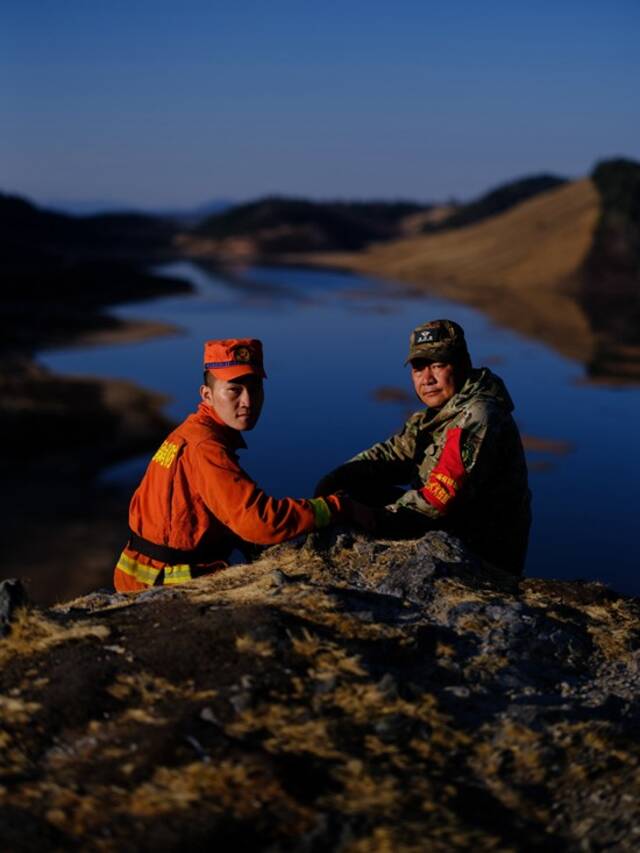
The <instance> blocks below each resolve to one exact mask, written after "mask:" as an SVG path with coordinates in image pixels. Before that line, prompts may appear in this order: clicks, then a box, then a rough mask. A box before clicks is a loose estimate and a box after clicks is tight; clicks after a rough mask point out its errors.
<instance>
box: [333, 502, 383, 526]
mask: <svg viewBox="0 0 640 853" xmlns="http://www.w3.org/2000/svg"><path fill="white" fill-rule="evenodd" d="M340 499H341V500H340V503H341V507H342V512H343V516H344V520H345V521H346V522H347V523H348V524H353V525H355V526H356V527H361V528H362V529H363V530H364V531H365V532H366V533H375V532H376V526H377V523H376V522H377V513H376V510H375V509H373V508H372V507H370V506H365V505H364V504H361V503H359V502H358V501H354V500H353V499H352V498H349V497H347V496H346V495H341V496H340Z"/></svg>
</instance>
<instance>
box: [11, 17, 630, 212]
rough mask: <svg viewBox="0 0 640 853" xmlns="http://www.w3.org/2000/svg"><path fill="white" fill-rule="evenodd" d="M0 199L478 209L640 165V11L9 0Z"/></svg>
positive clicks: (148, 204)
mask: <svg viewBox="0 0 640 853" xmlns="http://www.w3.org/2000/svg"><path fill="white" fill-rule="evenodd" d="M2 9H3V16H2V17H3V23H2V28H1V31H0V80H1V83H0V110H1V111H2V116H3V119H4V121H3V131H2V134H0V190H1V191H5V192H16V193H19V194H22V195H25V196H28V197H30V198H32V199H34V200H36V201H39V202H47V201H50V200H54V199H55V200H58V199H73V200H95V199H100V200H106V201H110V200H112V201H115V202H123V203H127V204H131V205H136V206H140V207H150V208H154V207H155V208H158V207H173V206H178V207H188V206H191V205H195V204H198V203H201V202H204V201H208V200H210V199H212V198H230V199H235V200H244V199H248V198H252V197H255V196H259V195H263V194H265V193H270V192H278V193H283V194H293V195H299V196H311V197H315V198H398V197H404V198H416V199H421V200H437V199H446V198H450V197H452V196H455V197H457V198H462V199H464V198H469V197H471V196H473V195H476V194H478V193H480V192H483V191H484V190H486V189H488V188H490V187H491V186H493V185H495V184H496V183H499V182H501V181H504V180H508V179H511V178H514V177H518V176H521V175H525V174H531V173H534V172H540V171H552V172H555V173H560V174H566V175H570V176H573V175H576V176H577V175H583V174H586V173H588V172H589V170H590V169H591V167H592V166H593V164H594V162H595V161H596V160H598V159H599V158H602V157H608V156H614V155H625V156H628V157H633V158H639V159H640V109H639V108H638V101H639V97H638V89H639V86H638V84H639V82H640V73H639V72H640V51H639V50H638V47H637V45H638V43H639V42H640V38H639V37H640V3H639V2H637V0H619V1H618V2H616V0H610V2H608V3H604V0H602V2H591V0H582V2H575V0H567V2H555V3H550V2H537V3H535V4H533V3H522V2H517V0H511V2H491V0H485V2H484V3H478V2H456V0H450V2H448V3H446V4H444V3H433V2H430V0H422V2H402V0H397V2H396V3H394V4H392V3H391V2H377V0H366V2H365V0H353V2H349V0H342V2H335V0H325V2H324V3H322V4H318V3H311V2H306V0H298V2H289V0H282V2H281V0H271V2H266V0H264V2H258V0H236V2H235V3H229V2H228V0H225V2H217V0H208V2H200V0H191V2H190V0H184V2H182V3H177V2H175V0H172V2H165V0H127V2H123V0H109V2H106V0H105V2H102V0H64V2H60V0H4V2H3V4H2Z"/></svg>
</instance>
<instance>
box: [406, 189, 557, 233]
mask: <svg viewBox="0 0 640 853" xmlns="http://www.w3.org/2000/svg"><path fill="white" fill-rule="evenodd" d="M566 182H567V180H566V178H560V177H558V176H556V175H532V176H530V177H527V178H520V179H519V180H516V181H509V182H508V183H506V184H501V185H500V186H499V187H496V188H495V189H493V190H490V191H489V192H488V193H485V194H484V195H482V196H480V197H479V198H477V199H475V200H474V201H471V202H469V203H468V204H463V205H460V206H458V207H457V208H455V209H454V210H453V211H452V212H451V214H450V215H449V216H445V217H440V219H439V220H438V221H433V220H432V221H427V222H425V224H424V226H423V229H422V230H423V231H424V232H425V233H432V232H435V231H446V230H448V229H450V228H464V227H465V226H467V225H472V224H473V223H475V222H481V221H482V220H483V219H488V218H489V217H491V216H496V215H497V214H498V213H504V212H505V211H506V210H509V209H510V208H512V207H515V206H516V205H517V204H520V203H521V202H523V201H526V200H527V199H529V198H533V197H534V196H536V195H539V194H540V193H543V192H547V191H548V190H552V189H556V188H557V187H560V186H562V185H563V184H565V183H566Z"/></svg>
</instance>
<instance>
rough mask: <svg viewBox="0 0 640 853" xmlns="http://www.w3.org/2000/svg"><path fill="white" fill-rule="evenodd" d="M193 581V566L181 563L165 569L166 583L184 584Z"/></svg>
mask: <svg viewBox="0 0 640 853" xmlns="http://www.w3.org/2000/svg"><path fill="white" fill-rule="evenodd" d="M190 580H191V566H189V565H188V564H187V563H181V564H179V565H177V566H165V567H164V583H165V584H167V583H184V582H185V581H190Z"/></svg>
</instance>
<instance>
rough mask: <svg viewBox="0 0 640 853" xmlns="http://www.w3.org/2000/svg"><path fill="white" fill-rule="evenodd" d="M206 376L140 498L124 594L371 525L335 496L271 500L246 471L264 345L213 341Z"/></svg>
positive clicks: (123, 559) (133, 509) (120, 567)
mask: <svg viewBox="0 0 640 853" xmlns="http://www.w3.org/2000/svg"><path fill="white" fill-rule="evenodd" d="M204 367H205V374H204V384H203V385H202V386H201V387H200V397H201V401H202V402H201V403H200V405H199V407H198V411H197V412H195V413H194V414H191V415H189V417H188V418H187V419H186V420H185V421H184V422H183V423H182V424H180V426H179V427H177V428H176V429H175V430H174V431H173V432H172V433H171V434H170V435H169V436H168V438H167V439H166V441H165V442H163V444H162V445H161V447H160V448H159V449H158V451H157V452H156V454H155V455H154V457H153V458H152V460H151V462H150V463H149V466H148V468H147V470H146V472H145V475H144V477H143V478H142V482H141V483H140V485H139V486H138V488H137V490H136V492H135V494H134V495H133V498H132V501H131V505H130V508H129V527H130V537H129V541H128V543H127V545H126V547H125V549H124V551H123V552H122V554H121V555H120V559H119V560H118V563H117V565H116V569H115V574H114V585H115V588H116V590H118V591H119V592H126V591H135V590H141V589H146V588H147V587H151V586H159V585H161V584H176V583H182V582H184V581H187V580H190V579H191V578H194V577H199V576H201V575H205V574H210V573H212V572H214V571H216V570H218V569H220V568H224V567H225V566H227V565H228V563H227V560H228V558H229V555H230V553H231V551H232V550H233V549H234V548H235V547H237V546H238V543H239V541H240V540H244V542H245V543H246V542H249V543H255V544H259V545H273V544H275V543H277V542H284V541H286V540H287V539H293V538H294V537H295V536H298V535H299V534H301V533H307V532H310V531H312V530H315V529H317V528H319V527H325V526H327V525H328V524H331V523H332V522H335V521H347V520H354V521H356V522H357V521H359V520H366V510H365V508H364V507H362V508H360V505H358V504H356V503H355V502H354V501H352V500H350V499H348V498H346V497H344V498H343V497H340V496H338V495H335V494H330V495H328V496H325V497H321V498H315V499H311V500H294V499H293V498H282V499H280V500H279V499H276V498H272V497H269V495H267V494H265V492H263V491H262V489H261V488H260V487H259V486H258V485H257V484H256V483H254V481H253V480H252V479H251V478H250V477H249V475H248V474H247V473H245V471H243V469H242V468H241V467H240V465H239V463H238V457H237V451H238V450H239V449H241V448H244V447H246V444H245V442H244V440H243V438H242V435H241V433H242V432H244V431H245V430H251V429H253V427H254V426H255V425H256V423H257V421H258V418H259V417H260V411H261V409H262V403H263V401H264V392H263V388H262V380H263V378H266V374H265V372H264V368H263V364H262V344H261V343H260V341H258V340H255V339H252V338H242V339H235V338H234V339H228V340H215V341H208V342H207V343H206V344H205V347H204ZM360 509H361V510H362V513H363V519H360V517H359V512H360Z"/></svg>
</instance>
